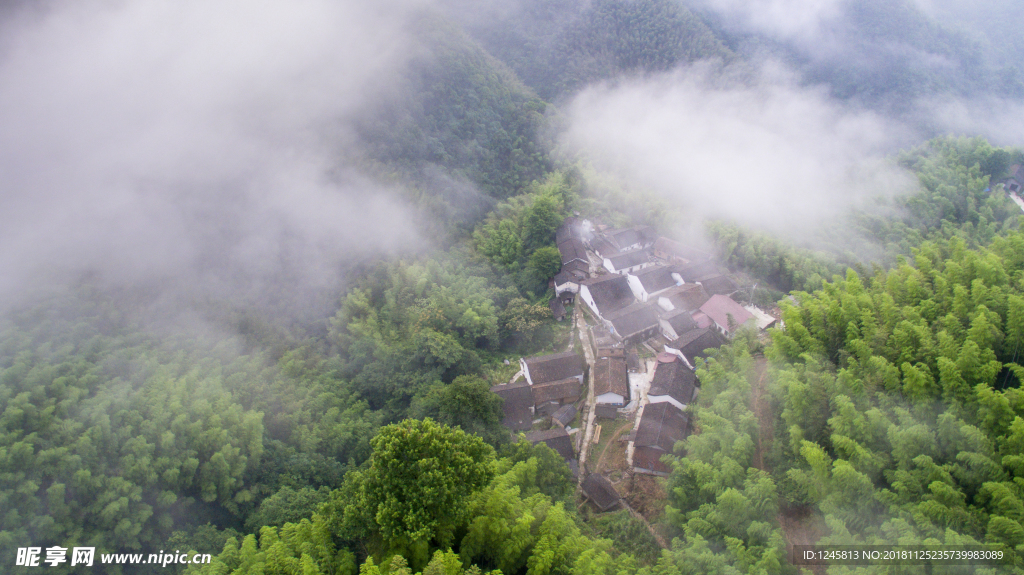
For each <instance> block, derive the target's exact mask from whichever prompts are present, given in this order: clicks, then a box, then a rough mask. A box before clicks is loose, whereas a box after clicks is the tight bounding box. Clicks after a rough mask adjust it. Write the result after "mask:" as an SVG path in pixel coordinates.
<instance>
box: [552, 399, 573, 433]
mask: <svg viewBox="0 0 1024 575" xmlns="http://www.w3.org/2000/svg"><path fill="white" fill-rule="evenodd" d="M575 417H576V406H575V405H573V404H571V403H569V404H567V405H563V406H562V407H559V408H558V410H557V411H555V413H553V414H552V415H551V423H552V424H553V425H561V426H562V427H565V426H567V425H569V424H570V423H572V420H573V419H574V418H575Z"/></svg>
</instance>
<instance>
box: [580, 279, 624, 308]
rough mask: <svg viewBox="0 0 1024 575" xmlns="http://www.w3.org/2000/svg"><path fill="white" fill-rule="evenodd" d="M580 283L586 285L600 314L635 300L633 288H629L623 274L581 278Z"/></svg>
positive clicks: (622, 306)
mask: <svg viewBox="0 0 1024 575" xmlns="http://www.w3.org/2000/svg"><path fill="white" fill-rule="evenodd" d="M580 285H581V286H587V289H588V290H589V291H590V295H591V296H592V297H593V298H594V303H596V304H597V309H598V310H600V312H601V314H602V315H604V314H608V313H611V312H614V311H617V310H620V309H622V308H624V307H626V306H628V305H630V304H632V303H633V302H635V301H636V298H634V297H633V290H631V289H629V282H628V281H627V280H626V276H623V275H619V274H605V275H602V276H595V277H592V278H590V279H586V280H583V281H582V282H580Z"/></svg>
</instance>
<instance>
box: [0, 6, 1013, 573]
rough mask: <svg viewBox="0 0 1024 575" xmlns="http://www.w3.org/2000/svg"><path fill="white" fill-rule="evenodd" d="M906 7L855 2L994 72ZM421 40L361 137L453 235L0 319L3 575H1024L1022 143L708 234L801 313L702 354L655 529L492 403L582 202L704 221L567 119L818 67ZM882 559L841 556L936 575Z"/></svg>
mask: <svg viewBox="0 0 1024 575" xmlns="http://www.w3.org/2000/svg"><path fill="white" fill-rule="evenodd" d="M690 4H692V5H690ZM883 4H884V3H879V2H865V3H863V4H862V5H859V7H858V9H857V10H855V11H854V12H855V13H854V14H853V15H852V16H851V17H850V20H849V29H848V30H845V33H847V34H849V35H851V36H855V35H856V34H857V33H858V31H861V30H864V29H870V30H873V31H874V32H873V34H875V36H874V37H872V38H875V37H878V36H881V37H883V38H884V37H889V36H892V35H894V34H897V32H895V31H893V30H892V29H891V27H897V28H900V29H903V30H910V31H911V32H912V33H910V34H908V35H907V36H906V38H905V41H906V42H907V43H909V44H910V45H912V46H914V47H915V48H916V49H919V50H922V51H932V52H936V53H941V54H943V55H944V56H945V57H948V58H949V59H951V60H955V61H958V62H961V64H963V66H960V67H958V68H957V69H958V70H960V71H961V72H962V71H963V70H964V69H972V68H971V64H972V62H974V60H972V59H971V58H972V57H973V56H972V54H973V52H972V51H975V50H976V49H977V47H976V46H975V45H974V44H972V43H971V41H970V39H969V38H967V37H965V36H961V35H958V34H956V33H954V32H951V31H949V30H948V29H946V28H943V27H942V26H939V25H938V24H935V23H934V22H931V21H929V20H927V18H925V16H924V15H922V14H921V13H920V12H918V11H916V9H913V8H912V7H908V6H910V4H912V3H896V4H892V5H890V4H885V5H883ZM688 5H689V6H688ZM0 15H2V13H0ZM883 23H887V26H889V28H887V27H886V26H883V25H882V24H883ZM414 34H415V36H416V38H417V39H418V41H420V42H422V44H421V45H422V46H424V47H425V48H424V49H423V52H422V53H420V54H418V55H417V57H416V58H414V59H413V60H412V61H411V63H409V64H408V66H407V67H406V68H404V69H403V73H402V78H401V81H400V87H399V89H397V90H396V91H395V93H394V94H390V95H388V96H387V97H384V98H382V99H381V101H380V102H377V108H376V109H375V113H374V114H370V115H367V116H366V117H362V118H360V119H359V121H358V122H357V125H356V129H355V130H354V135H353V136H352V137H353V139H354V140H355V141H356V142H357V143H358V148H357V149H358V150H359V153H358V154H356V157H355V158H354V159H352V161H355V162H357V164H358V166H359V167H360V169H362V170H364V171H365V172H366V173H368V174H372V175H373V176H374V177H377V178H380V179H381V180H384V181H388V182H391V183H394V184H395V185H396V186H397V187H399V188H400V189H401V190H402V192H401V193H402V194H403V195H404V200H406V201H407V202H408V203H409V204H410V205H411V206H413V207H414V208H415V210H416V211H417V213H418V214H419V215H420V216H421V217H420V219H421V221H422V228H423V229H422V230H421V231H422V232H423V233H424V235H425V236H427V237H430V238H431V239H432V242H433V243H432V244H431V246H430V247H429V248H424V249H420V250H410V251H407V252H400V253H396V254H388V255H384V256H380V257H364V258H359V259H358V260H353V261H347V262H345V264H344V270H345V279H344V282H343V283H342V284H341V285H336V286H331V290H333V292H332V293H336V294H337V297H335V298H334V299H333V300H332V303H331V305H330V309H329V310H328V311H327V312H325V313H322V314H321V315H319V316H316V317H312V318H310V317H308V316H304V317H301V318H297V317H282V312H281V310H280V309H277V308H273V307H270V308H263V307H260V305H258V304H257V303H255V301H254V298H251V297H249V296H250V295H251V294H238V295H237V297H234V296H232V297H223V298H220V299H218V298H213V297H211V298H207V299H202V300H200V301H195V300H193V301H189V302H188V303H187V308H188V309H183V310H176V311H173V312H168V311H167V309H166V307H165V306H163V304H164V303H165V302H163V300H161V294H159V293H153V292H152V290H151V288H150V287H144V286H132V285H128V286H125V287H120V288H116V289H112V288H110V286H109V284H108V283H104V282H102V281H100V280H99V279H97V277H95V276H94V275H92V274H90V273H83V274H80V275H78V276H76V277H75V279H74V280H73V281H70V282H68V283H67V285H64V286H62V287H61V288H60V289H56V290H50V291H48V292H45V293H40V294H36V295H34V296H33V297H32V298H31V299H28V300H24V301H21V300H19V301H18V302H16V303H15V304H11V305H7V304H5V306H6V307H5V308H4V311H3V313H2V314H0V565H4V567H3V570H4V571H5V572H7V570H8V569H12V570H13V571H11V572H18V573H20V572H30V571H28V568H22V567H14V565H15V561H16V559H15V553H16V551H17V549H18V548H24V547H29V546H41V547H42V548H44V549H45V548H47V547H51V546H56V545H59V546H63V547H72V546H91V547H96V548H97V550H102V551H103V552H121V553H129V552H139V553H150V552H155V551H156V550H168V551H170V550H181V551H182V552H184V551H186V550H189V551H192V552H199V553H209V554H211V555H212V556H213V558H212V562H211V563H210V564H208V565H201V566H188V567H186V566H183V565H175V566H168V567H166V568H162V567H157V566H149V565H144V566H114V565H104V566H102V567H95V569H97V570H99V569H102V572H104V573H112V574H115V575H116V574H119V573H125V574H127V573H143V574H147V573H187V574H189V575H213V574H217V575H226V574H238V575H243V574H264V575H270V574H281V575H317V574H320V575H356V574H359V575H385V574H392V575H403V574H407V575H414V574H416V575H442V574H443V575H463V574H465V575H498V574H503V575H515V574H519V575H548V574H552V575H554V574H565V575H584V574H588V575H589V574H596V575H602V574H604V575H627V574H639V575H669V574H694V575H697V574H722V575H735V574H741V573H752V574H761V575H774V574H787V575H796V574H798V573H801V571H800V570H799V569H798V568H797V567H796V566H794V565H793V564H792V561H791V558H790V556H789V553H788V548H789V547H790V546H792V545H793V544H794V543H800V542H817V543H819V544H830V545H851V544H899V545H933V546H939V545H946V546H957V545H982V544H984V545H989V546H992V548H998V549H1000V550H1002V551H1003V552H1004V553H1005V556H1006V559H1005V560H1004V562H1003V563H1001V564H999V565H986V566H951V567H948V570H947V571H944V572H949V573H960V572H963V573H979V574H989V573H991V574H996V573H1022V572H1024V394H1022V393H1021V391H1020V387H1021V382H1022V380H1024V360H1022V358H1021V356H1024V228H1022V224H1024V214H1022V213H1021V212H1020V211H1019V210H1020V209H1021V208H1019V207H1018V206H1017V205H1015V204H1014V203H1013V202H1012V201H1011V200H1010V199H1009V198H1008V197H1007V196H1006V195H1005V194H1004V193H1003V189H1002V187H1001V184H999V182H1000V181H1001V180H1003V179H1004V178H1006V177H1007V176H1008V175H1009V170H1010V168H1011V166H1013V165H1015V164H1021V163H1024V152H1022V150H1021V149H1019V148H1014V147H1001V146H998V145H996V144H994V143H992V142H990V141H989V140H987V139H985V138H983V137H978V136H971V137H966V136H953V135H942V134H933V136H935V137H931V138H929V139H926V140H922V141H919V142H918V143H917V144H915V145H914V146H909V147H905V148H903V149H902V151H899V152H893V153H892V154H891V158H890V159H891V164H892V165H894V166H897V167H898V168H899V169H900V170H903V171H905V172H906V173H907V174H910V176H911V177H912V179H913V182H914V186H913V191H912V192H911V193H908V194H904V195H895V196H891V195H890V196H884V197H883V196H880V197H877V198H871V199H870V200H867V201H866V202H865V203H863V204H858V205H855V206H853V207H852V208H851V209H849V210H847V211H846V212H844V213H843V214H842V215H841V216H839V217H838V218H837V219H836V220H834V221H832V220H830V221H826V222H824V223H823V225H822V226H821V231H820V232H817V233H816V235H814V236H812V237H809V238H803V239H802V240H794V239H793V238H790V237H785V236H781V235H777V234H772V233H770V232H767V231H764V230H761V229H757V228H754V227H750V226H747V225H744V224H742V223H739V222H737V221H732V220H730V219H728V218H717V219H712V220H708V221H706V222H704V223H703V228H702V229H700V230H697V231H696V232H697V233H699V235H701V236H703V237H704V238H705V239H706V241H707V245H709V246H711V249H712V251H714V255H715V257H716V258H717V260H718V261H720V262H721V263H722V264H723V265H724V266H727V267H728V268H729V271H730V273H733V274H736V275H737V276H739V277H743V278H745V279H747V280H749V282H750V284H757V285H758V286H759V287H758V288H757V291H756V293H753V294H752V299H753V302H754V303H756V304H757V305H759V306H761V307H764V308H772V307H775V306H777V307H778V308H779V313H780V314H781V318H782V320H783V322H782V325H781V326H780V327H777V328H772V329H770V330H769V331H768V333H767V335H766V334H758V333H756V332H755V331H754V330H753V329H749V330H747V329H744V330H741V331H740V333H739V334H738V335H736V337H735V338H734V339H733V340H732V341H731V342H730V343H729V344H728V345H725V346H723V347H721V348H720V349H718V350H713V351H710V352H709V357H708V358H707V359H705V360H699V361H698V363H697V365H696V372H697V375H698V378H699V380H700V382H701V391H700V393H699V395H698V396H697V400H696V401H695V403H694V404H691V405H690V406H689V407H688V410H689V412H690V416H691V420H692V422H693V433H692V435H690V437H689V438H688V439H687V440H685V441H683V442H680V443H679V444H678V445H677V446H676V449H675V453H674V454H671V455H667V456H666V457H665V461H666V462H667V463H669V464H670V466H671V468H672V471H671V473H670V474H669V476H668V477H666V478H663V479H659V480H658V481H659V483H658V484H659V485H660V486H661V488H662V489H663V492H664V494H665V497H664V500H663V501H661V502H659V503H660V505H661V507H663V511H662V512H660V513H658V516H657V520H656V521H654V522H653V523H654V524H653V525H652V527H651V531H648V529H647V527H646V526H645V525H644V523H643V522H641V521H640V520H638V519H636V518H635V517H634V516H632V515H630V514H629V513H628V512H627V511H618V512H614V513H595V512H593V510H591V509H590V508H589V507H587V506H585V505H581V504H580V499H579V497H578V484H577V480H576V479H575V478H574V477H573V476H572V474H571V472H570V469H569V467H568V466H567V465H566V464H565V462H564V461H563V459H562V457H561V456H560V455H558V454H557V453H556V452H555V451H554V450H552V449H550V448H549V447H547V446H546V445H544V444H543V443H541V444H538V445H533V444H531V443H530V442H528V441H525V440H523V439H522V438H521V437H519V436H515V435H513V434H511V433H509V430H508V429H507V428H505V427H504V426H503V425H502V420H503V411H502V400H501V399H500V398H499V397H498V396H497V395H496V394H494V393H492V392H491V391H490V388H491V386H493V385H495V384H498V383H503V382H506V381H508V379H509V377H511V376H512V375H513V374H514V373H515V372H516V370H517V369H518V360H519V358H520V357H524V356H530V355H537V354H542V353H554V352H558V351H564V350H565V349H566V346H567V345H569V344H570V343H571V342H573V341H574V340H573V334H572V331H571V328H570V327H568V326H567V325H566V323H567V322H556V321H554V320H553V319H552V314H551V311H550V309H549V308H548V301H549V300H550V299H551V297H552V295H553V290H552V288H551V286H550V285H549V279H550V278H552V276H554V275H555V274H556V273H557V272H558V271H559V269H560V267H561V263H562V262H561V259H560V254H559V251H558V249H557V247H556V244H555V231H556V229H557V228H558V227H559V226H560V225H561V224H562V222H563V221H564V220H565V218H567V217H569V216H573V215H580V216H582V217H591V218H595V219H600V220H602V221H605V222H608V223H610V224H612V225H616V226H627V225H649V226H652V227H653V228H654V229H655V231H656V232H658V233H659V234H663V235H667V236H671V235H673V234H676V233H677V232H679V230H678V229H677V228H676V227H675V222H674V219H675V216H676V214H677V213H678V210H680V209H681V208H679V207H678V206H673V205H671V204H670V202H669V200H666V199H665V198H663V197H659V196H657V194H655V193H652V192H651V191H650V190H645V189H642V188H643V186H641V185H636V186H635V187H631V186H630V185H629V184H626V185H624V184H623V183H622V182H620V181H618V180H617V179H616V178H615V177H614V176H612V175H609V174H606V173H604V172H602V170H601V168H600V166H595V165H593V164H591V163H590V162H589V161H588V160H587V159H586V158H581V157H578V156H573V155H571V154H568V155H567V154H565V153H564V151H560V150H559V149H558V144H557V137H556V136H555V135H554V133H555V132H557V130H558V129H559V127H560V126H561V123H562V122H564V118H563V117H562V116H561V112H560V108H559V107H560V106H562V105H564V104H565V103H566V102H567V101H569V100H571V98H572V97H573V96H574V95H575V94H577V93H578V92H579V91H580V90H582V89H584V88H585V87H586V86H588V85H592V84H594V83H595V82H606V81H618V80H622V79H623V78H633V77H640V76H643V75H647V74H658V73H663V72H665V71H669V70H673V69H678V68H679V67H680V66H685V65H687V64H690V63H693V62H696V61H701V60H710V61H713V62H714V63H715V65H716V66H726V65H729V64H730V63H735V62H741V61H743V59H744V58H747V57H749V55H750V53H751V50H753V48H752V46H754V45H757V46H768V48H770V49H772V50H776V51H777V52H778V53H784V54H785V55H786V57H787V58H791V59H793V60H794V61H800V58H802V57H803V56H801V54H799V53H798V51H797V50H796V49H794V48H793V47H792V46H783V45H773V44H772V41H771V40H770V39H767V38H754V37H752V36H751V35H749V34H747V33H741V32H738V31H737V30H736V29H733V28H730V27H729V26H728V25H727V23H725V22H723V21H722V20H721V19H720V18H719V17H718V16H716V15H715V14H712V13H710V12H709V11H708V10H706V9H702V8H701V7H700V6H698V5H697V4H696V3H687V2H683V3H679V2H670V1H668V0H637V1H632V2H620V1H615V0H595V1H593V2H569V1H566V0H526V1H524V2H521V3H518V4H516V5H515V6H514V7H513V8H510V9H508V10H502V11H499V14H498V15H497V16H494V17H491V18H487V19H480V18H471V17H470V15H469V14H459V13H454V12H453V11H450V10H449V11H446V10H444V9H438V10H434V11H428V13H426V14H425V15H423V16H422V17H421V18H419V19H417V20H416V22H415V26H414ZM865 41H867V40H865ZM804 64H806V66H807V69H806V70H804V72H806V73H807V74H808V76H807V77H808V78H810V79H811V80H812V81H815V82H817V81H822V82H824V83H826V84H828V85H829V86H830V90H831V91H832V92H833V94H834V95H835V97H837V98H841V99H850V100H858V99H860V100H863V101H867V102H872V101H875V102H876V103H877V102H883V103H884V104H885V105H889V104H891V103H892V102H894V101H897V100H900V99H901V98H903V97H905V96H907V95H908V94H922V93H934V92H936V91H937V92H942V91H944V90H954V88H955V89H963V90H966V91H973V92H978V91H984V90H987V89H988V88H987V86H989V85H990V84H991V83H992V78H993V77H995V76H999V74H1003V76H1007V77H1015V76H1012V74H1013V72H1012V70H1009V68H1006V69H1005V70H1004V69H1002V68H993V67H976V68H973V69H972V70H973V72H972V74H973V75H972V76H970V77H966V78H961V77H959V76H955V75H952V76H950V75H941V74H938V73H936V75H930V76H927V77H918V76H916V75H915V74H913V73H912V70H911V69H910V67H906V66H903V64H906V62H902V61H899V62H895V63H894V64H893V69H892V70H890V73H889V75H888V76H886V75H877V74H875V71H869V70H865V69H859V68H857V66H856V65H855V63H851V64H850V65H849V67H842V66H838V67H835V66H830V65H829V63H828V62H824V63H823V62H816V63H809V62H804ZM815 66H821V68H816V67H815ZM986 66H988V65H987V64H986ZM958 73H960V72H958ZM869 75H870V78H867V76H869ZM865 78H867V79H868V80H870V81H866V80H865ZM1018 83H1019V82H1018ZM1014 85H1015V84H1014ZM1013 89H1014V88H1012V86H1011V87H1009V88H1006V87H1003V88H1000V89H999V90H1002V91H1001V92H999V93H1000V94H1002V95H1006V94H1011V95H1012V94H1014V93H1015V92H1013ZM879 105H880V106H881V105H882V104H879ZM837 230H838V231H837ZM748 286H749V284H748V285H745V286H744V288H745V289H746V288H747V287H748ZM287 287H288V286H287V285H285V286H284V288H283V289H282V290H281V291H282V292H287V291H288V290H287ZM751 291H753V290H751ZM255 299H258V298H255ZM179 312H180V316H179ZM168 314H170V316H173V317H168ZM183 318H184V319H183ZM182 326H186V327H182ZM197 326H199V327H197ZM506 361H508V362H509V363H508V364H506V363H505V362H506ZM654 533H657V537H655V535H654ZM658 538H661V539H662V540H663V541H664V542H665V543H666V544H664V545H662V544H661V543H660V542H659V540H658ZM8 566H10V567H8ZM46 569H47V572H51V571H52V572H54V573H80V572H83V571H81V570H75V568H73V567H71V566H69V565H62V566H58V567H47V568H46ZM887 569H888V570H886V571H879V570H877V569H872V568H867V567H862V566H832V567H830V568H829V570H828V573H836V574H838V573H851V574H852V573H878V572H886V573H908V574H916V573H922V574H923V573H931V572H932V571H931V569H930V567H928V566H924V565H900V566H891V567H887ZM958 569H959V570H958ZM816 572H817V571H816Z"/></svg>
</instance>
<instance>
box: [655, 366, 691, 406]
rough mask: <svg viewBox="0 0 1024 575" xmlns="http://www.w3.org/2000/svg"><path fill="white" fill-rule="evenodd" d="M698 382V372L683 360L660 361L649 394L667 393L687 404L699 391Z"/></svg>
mask: <svg viewBox="0 0 1024 575" xmlns="http://www.w3.org/2000/svg"><path fill="white" fill-rule="evenodd" d="M670 355H671V354H670ZM673 357H675V356H673ZM697 384H698V382H697V374H695V373H694V372H693V370H692V369H690V368H688V367H686V365H685V364H684V363H683V362H681V361H672V362H668V363H658V367H657V368H656V369H655V370H654V377H653V378H651V389H650V390H649V391H648V392H647V395H648V397H650V396H658V395H667V396H669V397H671V398H672V399H675V400H676V401H678V402H679V403H682V404H683V405H686V404H688V403H690V402H691V401H693V395H694V393H696V392H697Z"/></svg>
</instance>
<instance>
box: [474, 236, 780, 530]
mask: <svg viewBox="0 0 1024 575" xmlns="http://www.w3.org/2000/svg"><path fill="white" fill-rule="evenodd" d="M555 239H556V243H557V246H558V251H559V254H560V255H561V263H562V267H561V270H560V271H559V272H558V274H557V275H555V277H554V278H553V280H552V285H553V287H554V288H555V297H554V298H553V299H552V300H551V302H550V307H551V310H552V313H553V314H554V316H555V318H556V319H558V320H561V319H562V318H563V317H564V316H565V313H566V312H565V305H567V304H571V303H578V302H577V300H580V301H582V302H583V304H584V305H585V306H586V309H588V310H589V311H590V312H591V313H592V314H593V316H594V318H595V319H596V320H597V324H598V325H597V326H595V327H592V328H591V336H592V338H593V340H594V342H595V345H596V348H597V350H596V351H597V353H596V358H595V360H594V364H593V367H592V369H593V373H592V374H591V375H592V381H593V385H594V390H593V391H594V397H595V403H596V405H595V410H596V412H597V415H598V416H600V417H616V416H617V415H618V414H619V413H621V412H626V411H628V412H630V413H633V411H634V410H635V412H636V414H637V421H636V424H635V427H634V429H633V431H632V433H630V434H629V436H628V438H627V441H628V446H627V460H628V461H629V462H630V465H632V467H633V470H634V472H636V473H646V474H652V475H667V474H668V472H669V469H668V467H667V466H666V465H665V464H664V463H662V462H661V457H662V456H663V455H665V454H668V453H672V451H673V447H674V446H675V444H676V442H678V441H681V440H683V439H685V438H686V437H687V436H688V435H689V433H690V429H691V427H690V414H689V412H688V411H687V405H689V404H690V403H692V402H693V400H694V398H695V397H696V396H697V393H698V392H699V389H700V382H699V381H698V380H697V376H696V373H695V372H694V369H693V367H694V364H695V361H696V359H697V358H702V357H705V354H706V350H708V349H712V348H717V347H719V346H721V345H723V344H724V343H725V342H726V341H727V339H728V338H730V337H732V335H733V334H734V333H735V331H736V329H737V328H739V327H740V326H743V325H745V324H748V323H750V324H755V325H757V327H759V328H761V329H764V328H767V327H770V326H771V325H772V324H773V323H774V321H775V320H774V318H772V317H770V316H767V315H766V314H764V313H762V312H760V310H757V309H756V308H753V307H752V306H742V305H740V304H739V303H737V302H736V301H735V300H733V299H732V297H731V296H732V295H733V294H734V293H735V292H736V291H737V289H738V288H737V286H736V284H735V283H734V282H733V281H732V280H731V279H730V278H729V276H728V275H727V274H726V272H725V271H723V270H722V269H721V268H720V267H719V266H718V265H717V264H716V263H715V262H714V261H713V260H712V258H711V256H710V255H709V254H707V253H704V252H702V251H700V250H696V249H693V248H690V247H688V246H685V245H682V244H680V243H678V242H675V241H673V240H670V239H668V238H664V237H658V236H657V235H656V234H654V233H653V231H652V230H651V229H650V228H648V227H646V226H636V227H631V228H621V229H607V228H604V227H603V226H594V225H593V224H592V223H591V222H589V221H587V220H582V219H579V218H574V217H573V218H567V219H566V220H565V221H564V222H563V223H562V225H561V226H560V227H559V229H558V230H557V232H556V235H555ZM640 344H644V345H646V346H648V347H650V348H651V349H653V350H655V351H656V352H657V361H656V363H655V368H654V372H653V374H652V375H651V377H650V387H649V390H648V393H647V395H646V398H647V401H646V403H644V404H643V405H640V399H641V398H640V397H636V389H635V388H632V387H631V385H630V373H631V372H634V373H635V372H637V371H639V367H640V360H639V358H638V357H637V355H636V354H635V353H631V352H628V351H627V349H630V348H631V347H632V346H635V345H640ZM520 364H521V368H522V374H523V379H520V380H517V381H515V382H513V383H510V384H505V385H498V386H495V387H493V388H492V391H494V392H495V393H497V394H498V395H500V396H501V397H502V398H503V399H504V400H505V401H504V411H505V425H506V426H508V427H509V428H511V429H512V430H514V431H529V430H530V429H531V428H532V427H533V425H534V424H535V423H538V422H542V421H545V420H547V419H550V421H551V423H552V429H550V430H545V431H535V432H532V433H527V434H526V438H527V439H528V440H530V441H532V442H534V443H539V442H544V443H546V444H547V445H549V446H550V447H551V448H552V449H554V450H555V451H557V452H558V453H560V454H561V455H562V456H563V457H564V458H565V459H566V461H567V462H569V464H570V467H573V471H574V473H578V468H576V467H574V464H575V463H576V462H575V454H574V452H573V442H572V441H571V439H570V436H569V431H568V430H567V429H568V426H569V424H570V423H571V422H572V421H573V419H574V418H575V416H576V411H577V403H578V401H579V400H580V398H581V396H582V395H583V377H584V369H585V367H586V366H585V364H584V361H583V358H582V357H581V356H580V355H578V354H576V353H574V352H567V353H559V354H553V355H546V356H541V357H534V358H529V359H523V360H520ZM624 408H628V409H624ZM582 487H583V490H584V493H585V494H586V495H587V497H588V499H590V500H591V502H592V503H594V504H595V506H597V507H598V509H599V510H602V511H604V510H606V509H608V508H611V507H614V506H615V505H617V503H618V501H619V497H618V494H617V493H616V492H615V489H614V487H613V486H612V485H611V483H610V482H608V480H607V479H606V478H604V477H602V476H600V475H598V474H591V475H589V476H587V477H586V478H585V479H584V481H583V483H582Z"/></svg>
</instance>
